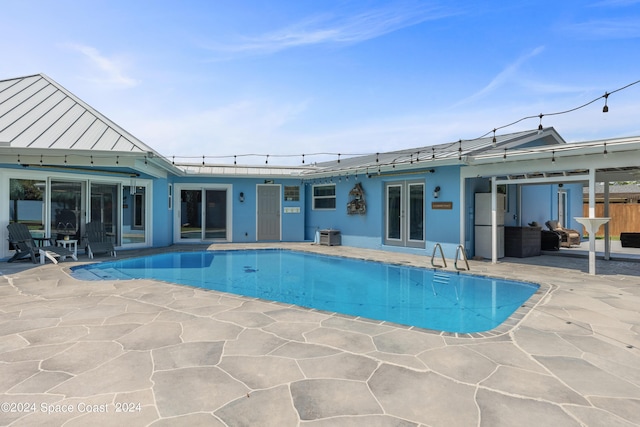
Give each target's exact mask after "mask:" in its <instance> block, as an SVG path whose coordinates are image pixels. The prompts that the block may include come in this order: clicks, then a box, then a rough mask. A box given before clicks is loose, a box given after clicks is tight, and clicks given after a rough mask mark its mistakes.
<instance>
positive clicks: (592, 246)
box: [589, 168, 597, 275]
mask: <svg viewBox="0 0 640 427" xmlns="http://www.w3.org/2000/svg"><path fill="white" fill-rule="evenodd" d="M595 217H596V170H595V169H594V168H589V218H595ZM596 231H597V229H596ZM589 274H592V275H595V274H596V236H595V235H594V233H592V232H591V231H590V230H589Z"/></svg>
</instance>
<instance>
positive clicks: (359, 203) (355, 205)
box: [347, 182, 367, 215]
mask: <svg viewBox="0 0 640 427" xmlns="http://www.w3.org/2000/svg"><path fill="white" fill-rule="evenodd" d="M365 213H367V204H366V203H365V201H364V190H363V189H362V184H360V183H359V182H358V183H357V184H356V185H355V186H354V187H353V188H352V189H351V191H349V203H347V214H349V215H355V214H359V215H364V214H365Z"/></svg>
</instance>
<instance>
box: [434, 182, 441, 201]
mask: <svg viewBox="0 0 640 427" xmlns="http://www.w3.org/2000/svg"><path fill="white" fill-rule="evenodd" d="M439 195H440V186H439V185H438V186H436V188H434V189H433V198H434V199H437V198H438V196H439Z"/></svg>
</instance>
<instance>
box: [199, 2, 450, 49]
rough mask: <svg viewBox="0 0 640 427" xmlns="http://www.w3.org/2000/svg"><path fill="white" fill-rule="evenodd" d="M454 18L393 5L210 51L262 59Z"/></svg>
mask: <svg viewBox="0 0 640 427" xmlns="http://www.w3.org/2000/svg"><path fill="white" fill-rule="evenodd" d="M454 14H455V12H452V11H447V10H443V9H441V8H439V7H434V6H429V5H427V4H425V3H423V2H418V3H413V4H402V5H399V4H393V5H390V6H388V7H385V8H380V9H372V10H368V11H365V12H361V13H359V14H356V15H353V16H347V17H344V18H343V17H334V16H329V15H323V16H315V17H312V18H308V19H306V20H304V21H302V22H299V23H296V24H294V25H291V26H289V27H286V28H283V29H280V30H277V31H273V32H270V33H266V34H262V35H260V36H256V37H245V38H243V39H242V40H238V41H230V42H228V43H225V44H213V45H209V46H208V48H209V49H210V50H212V51H215V52H221V53H236V54H258V55H259V54H266V53H274V52H278V51H282V50H285V49H290V48H295V47H299V46H308V45H318V44H351V43H358V42H362V41H365V40H370V39H374V38H376V37H380V36H382V35H385V34H388V33H391V32H394V31H397V30H400V29H402V28H406V27H410V26H413V25H416V24H420V23H422V22H425V21H430V20H437V19H442V18H445V17H448V16H452V15H454Z"/></svg>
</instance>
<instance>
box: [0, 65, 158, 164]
mask: <svg viewBox="0 0 640 427" xmlns="http://www.w3.org/2000/svg"><path fill="white" fill-rule="evenodd" d="M0 142H8V143H10V145H11V147H22V148H52V149H75V150H100V151H117V152H134V153H135V152H139V153H153V154H154V155H156V156H158V157H162V156H161V155H160V154H158V153H157V152H155V150H153V149H152V148H151V147H149V146H147V145H146V144H144V143H143V142H142V141H140V140H139V139H137V138H135V137H134V136H132V135H131V134H129V133H128V132H126V131H125V130H124V129H122V128H121V127H120V126H118V125H116V124H115V123H113V122H112V121H111V120H109V119H108V118H106V117H105V116H103V115H102V114H100V113H99V112H97V111H96V110H94V109H93V108H91V107H90V106H89V105H88V104H86V103H85V102H83V101H82V100H80V99H78V98H77V97H76V96H75V95H73V94H72V93H71V92H69V91H67V90H66V89H65V88H63V87H62V86H60V85H59V84H58V83H56V82H55V81H53V80H52V79H51V78H49V77H48V76H46V75H44V74H35V75H32V76H26V77H20V78H16V79H10V80H2V81H0Z"/></svg>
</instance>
